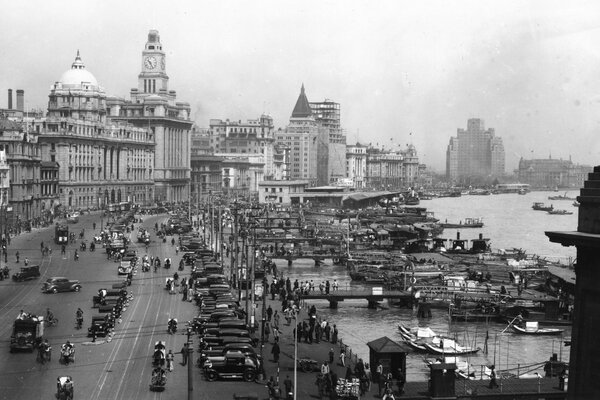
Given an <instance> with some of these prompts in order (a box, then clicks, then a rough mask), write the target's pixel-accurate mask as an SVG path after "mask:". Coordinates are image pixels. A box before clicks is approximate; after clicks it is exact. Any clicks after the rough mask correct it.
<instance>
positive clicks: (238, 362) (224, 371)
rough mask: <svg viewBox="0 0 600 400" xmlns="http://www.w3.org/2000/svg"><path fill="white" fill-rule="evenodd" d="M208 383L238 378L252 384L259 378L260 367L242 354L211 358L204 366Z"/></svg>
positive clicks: (234, 353)
mask: <svg viewBox="0 0 600 400" xmlns="http://www.w3.org/2000/svg"><path fill="white" fill-rule="evenodd" d="M203 369H204V376H205V377H206V380H207V381H216V380H217V379H219V378H221V379H228V378H234V379H235V378H237V379H240V378H241V379H243V380H245V381H246V382H252V381H254V380H255V379H256V377H257V372H258V365H257V364H256V362H255V361H254V360H253V359H252V358H250V357H247V356H246V355H244V354H243V353H242V352H233V351H232V352H229V353H227V355H225V356H220V357H211V358H209V359H208V360H207V361H206V362H205V363H204V366H203Z"/></svg>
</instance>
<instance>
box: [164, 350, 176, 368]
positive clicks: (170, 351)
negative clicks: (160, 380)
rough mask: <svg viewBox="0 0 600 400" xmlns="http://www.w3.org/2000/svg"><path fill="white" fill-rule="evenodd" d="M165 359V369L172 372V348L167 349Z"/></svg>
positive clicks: (173, 357)
mask: <svg viewBox="0 0 600 400" xmlns="http://www.w3.org/2000/svg"><path fill="white" fill-rule="evenodd" d="M166 359H167V369H168V370H169V372H173V360H174V359H175V356H174V355H173V350H169V352H168V353H167V356H166Z"/></svg>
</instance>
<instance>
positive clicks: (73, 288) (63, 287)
mask: <svg viewBox="0 0 600 400" xmlns="http://www.w3.org/2000/svg"><path fill="white" fill-rule="evenodd" d="M80 290H81V284H80V283H79V281H77V280H71V279H69V278H65V277H62V276H55V277H52V278H49V279H48V280H46V282H44V286H42V292H44V293H58V292H79V291H80Z"/></svg>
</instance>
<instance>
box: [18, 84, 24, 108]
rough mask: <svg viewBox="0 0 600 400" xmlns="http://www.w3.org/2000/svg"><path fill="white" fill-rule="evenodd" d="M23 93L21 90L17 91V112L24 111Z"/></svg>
mask: <svg viewBox="0 0 600 400" xmlns="http://www.w3.org/2000/svg"><path fill="white" fill-rule="evenodd" d="M24 96H25V91H24V90H23V89H17V110H19V111H25V98H24Z"/></svg>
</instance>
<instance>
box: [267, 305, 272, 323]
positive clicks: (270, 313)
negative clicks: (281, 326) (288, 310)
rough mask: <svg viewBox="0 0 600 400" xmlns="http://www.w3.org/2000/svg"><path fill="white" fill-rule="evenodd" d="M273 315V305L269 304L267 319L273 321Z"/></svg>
mask: <svg viewBox="0 0 600 400" xmlns="http://www.w3.org/2000/svg"><path fill="white" fill-rule="evenodd" d="M272 317H273V309H272V308H271V306H270V305H269V308H267V321H268V322H271V318H272Z"/></svg>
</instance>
